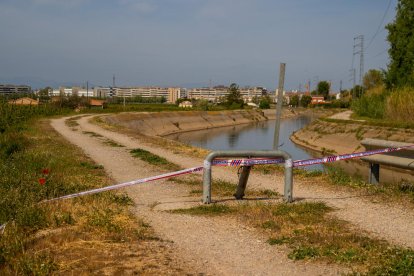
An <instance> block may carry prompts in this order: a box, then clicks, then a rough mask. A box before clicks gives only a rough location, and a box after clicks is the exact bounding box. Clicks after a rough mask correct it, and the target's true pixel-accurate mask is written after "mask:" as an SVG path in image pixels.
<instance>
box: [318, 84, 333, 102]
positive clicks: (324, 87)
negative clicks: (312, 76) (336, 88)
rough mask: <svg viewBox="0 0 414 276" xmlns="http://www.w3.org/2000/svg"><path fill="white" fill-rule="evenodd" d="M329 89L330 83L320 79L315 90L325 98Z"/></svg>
mask: <svg viewBox="0 0 414 276" xmlns="http://www.w3.org/2000/svg"><path fill="white" fill-rule="evenodd" d="M330 89H331V85H330V84H329V82H327V81H320V82H319V83H318V87H317V88H316V91H318V95H322V96H323V97H324V99H325V100H326V99H327V98H328V96H329V90H330Z"/></svg>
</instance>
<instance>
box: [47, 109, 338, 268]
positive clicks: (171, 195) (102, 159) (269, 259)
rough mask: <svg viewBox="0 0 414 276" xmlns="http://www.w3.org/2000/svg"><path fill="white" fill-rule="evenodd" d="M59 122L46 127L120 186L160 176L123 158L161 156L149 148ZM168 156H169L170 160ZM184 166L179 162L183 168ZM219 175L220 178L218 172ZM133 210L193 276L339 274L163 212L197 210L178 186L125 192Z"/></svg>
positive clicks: (220, 227) (201, 221) (232, 229)
mask: <svg viewBox="0 0 414 276" xmlns="http://www.w3.org/2000/svg"><path fill="white" fill-rule="evenodd" d="M64 121H65V120H64V119H57V120H53V121H52V123H51V124H52V126H53V127H54V128H55V129H56V130H57V131H58V132H59V133H61V134H62V135H63V136H64V137H65V138H66V139H68V140H69V141H71V142H72V143H73V144H75V145H77V146H79V147H80V148H82V149H83V150H84V152H85V153H86V154H87V155H89V156H90V157H92V158H93V159H94V160H95V161H96V162H98V163H99V164H102V165H103V166H104V168H105V170H106V171H107V173H108V174H109V175H110V176H111V177H112V178H113V179H114V180H115V181H116V182H122V181H126V180H131V179H137V178H142V177H146V176H152V175H156V174H159V173H160V171H157V170H155V169H154V167H152V166H150V165H148V164H146V163H145V162H142V161H139V160H137V159H134V158H132V157H131V155H130V154H129V150H130V149H131V148H137V147H140V148H145V149H151V150H152V151H153V152H154V153H156V154H160V155H163V156H165V155H166V154H167V153H166V152H164V151H163V150H162V149H154V148H149V147H148V145H142V144H141V143H140V141H138V140H136V139H133V138H130V137H127V136H124V135H121V134H118V133H113V132H110V131H107V130H103V129H101V128H99V127H97V126H95V125H92V124H89V123H88V118H87V117H85V118H82V119H80V120H79V121H78V122H79V124H80V126H78V127H76V128H77V129H78V130H77V131H73V130H72V129H71V127H68V126H66V125H65V122H64ZM84 131H93V132H95V133H99V134H100V135H103V136H104V137H107V138H109V139H111V140H113V141H116V142H117V143H119V144H122V145H124V146H125V147H123V148H122V147H111V146H109V145H105V144H104V143H103V142H102V138H99V137H91V135H88V134H86V133H83V132H84ZM168 155H170V158H169V159H174V162H176V163H177V164H180V163H181V162H182V163H181V164H182V165H183V166H188V165H190V164H191V165H195V164H199V163H200V161H199V160H195V159H191V158H184V157H182V156H178V155H172V154H171V153H168ZM171 155H172V156H171ZM184 161H185V162H184ZM219 174H220V176H221V174H224V173H223V172H219ZM127 191H128V194H129V195H130V196H131V197H132V198H133V199H134V201H135V202H136V204H137V207H136V208H135V210H136V213H137V214H138V215H139V216H141V217H144V218H145V219H146V220H147V221H149V223H150V224H151V225H152V226H153V227H154V229H155V231H156V233H157V234H158V235H159V236H160V237H162V238H163V239H166V240H171V241H172V242H173V246H174V247H175V250H176V253H177V256H178V258H182V259H183V260H185V261H186V262H188V263H190V264H191V266H192V267H196V268H198V271H197V272H202V273H205V274H211V275H304V274H306V275H338V274H340V273H341V272H343V271H344V269H341V268H339V267H337V266H335V265H329V266H327V265H323V264H318V263H306V262H293V261H292V260H289V259H288V258H287V251H286V249H285V248H283V247H275V246H270V245H269V244H267V243H266V237H263V236H261V235H260V234H258V233H257V232H256V231H255V230H254V229H250V228H248V227H246V226H243V225H241V224H239V223H238V222H237V221H236V220H226V221H223V220H222V219H220V218H209V217H199V216H188V215H177V214H171V213H168V212H165V210H169V209H174V208H182V207H186V206H192V205H197V204H200V198H192V197H189V196H187V195H188V194H189V193H188V190H187V188H186V187H185V186H183V185H177V184H173V182H170V181H158V182H153V183H148V184H143V185H139V186H135V187H131V188H129V189H127Z"/></svg>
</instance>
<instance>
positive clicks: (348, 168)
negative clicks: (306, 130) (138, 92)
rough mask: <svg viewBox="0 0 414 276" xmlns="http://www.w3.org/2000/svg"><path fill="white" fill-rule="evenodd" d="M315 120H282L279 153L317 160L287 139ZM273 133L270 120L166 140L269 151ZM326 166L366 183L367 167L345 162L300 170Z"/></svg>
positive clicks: (390, 177) (384, 174) (391, 174)
mask: <svg viewBox="0 0 414 276" xmlns="http://www.w3.org/2000/svg"><path fill="white" fill-rule="evenodd" d="M315 119H317V118H316V117H313V116H309V115H307V116H305V115H303V116H298V117H294V118H287V119H283V120H282V122H281V126H280V138H279V139H280V140H279V141H280V142H279V144H280V146H279V149H281V150H284V151H286V152H288V153H289V154H290V155H291V156H292V158H293V160H303V159H310V158H316V157H321V155H320V154H319V153H317V152H315V151H310V150H306V149H303V148H301V147H299V146H297V145H296V144H294V143H293V142H292V141H291V140H290V138H289V137H290V136H291V135H292V133H293V132H295V131H297V130H299V129H301V128H303V127H305V126H307V125H308V124H310V123H311V122H312V121H313V120H315ZM274 130H275V121H273V120H271V121H266V122H259V123H255V124H247V125H239V126H233V127H221V128H213V129H207V130H201V131H192V132H185V133H178V134H172V135H169V136H168V137H167V138H169V139H173V140H177V141H180V142H181V143H185V144H189V145H192V146H196V147H200V148H205V149H210V150H271V149H272V146H273V135H274ZM327 166H328V167H336V168H341V169H342V170H344V171H345V172H346V173H347V174H349V175H353V176H357V177H361V178H362V179H363V180H364V181H367V176H368V164H366V163H361V162H353V161H350V160H346V161H340V162H335V163H330V164H328V165H314V166H308V167H302V168H304V169H306V170H325V169H326V168H327ZM380 179H381V182H388V183H398V182H401V181H402V180H409V181H414V175H413V174H412V173H405V172H398V171H395V170H389V169H381V177H380Z"/></svg>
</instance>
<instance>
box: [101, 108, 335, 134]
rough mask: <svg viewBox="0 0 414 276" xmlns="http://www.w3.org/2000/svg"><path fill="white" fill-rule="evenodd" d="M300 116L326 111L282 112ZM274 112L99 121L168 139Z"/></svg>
mask: <svg viewBox="0 0 414 276" xmlns="http://www.w3.org/2000/svg"><path fill="white" fill-rule="evenodd" d="M301 114H312V115H313V116H316V117H321V116H324V115H326V114H327V112H326V111H316V112H315V111H310V110H306V109H295V110H287V109H285V110H283V112H282V119H286V118H292V117H295V116H298V115H301ZM275 118H276V111H275V110H274V109H268V110H263V111H262V110H232V111H182V112H140V113H131V112H127V113H120V114H114V115H109V116H103V117H102V120H103V121H104V122H105V123H108V124H110V125H118V126H122V127H125V128H127V129H131V130H136V131H138V132H140V133H141V134H144V135H148V136H167V135H171V134H175V133H182V132H188V131H197V130H205V129H212V128H219V127H228V126H236V125H243V124H251V123H255V122H263V121H267V120H274V119H275Z"/></svg>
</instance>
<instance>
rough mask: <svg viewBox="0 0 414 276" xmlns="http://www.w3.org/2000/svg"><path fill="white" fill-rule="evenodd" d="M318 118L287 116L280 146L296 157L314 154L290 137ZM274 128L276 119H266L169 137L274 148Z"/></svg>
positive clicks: (214, 146)
mask: <svg viewBox="0 0 414 276" xmlns="http://www.w3.org/2000/svg"><path fill="white" fill-rule="evenodd" d="M314 119H315V118H314V117H312V116H299V117H294V118H287V119H283V120H282V122H281V125H280V138H279V141H280V142H279V144H280V146H279V149H281V150H284V151H286V152H288V153H289V154H290V155H292V157H293V160H300V159H309V158H313V157H314V156H313V155H312V153H311V152H309V151H306V150H304V149H303V148H300V147H298V146H296V145H295V144H294V143H293V142H292V141H291V140H290V139H289V137H290V136H291V135H292V133H293V132H295V131H297V130H299V129H301V128H303V127H305V126H306V125H308V124H309V123H311V122H312V121H313V120H314ZM274 130H275V121H266V122H258V123H255V124H248V125H239V126H232V127H221V128H214V129H207V130H201V131H192V132H185V133H179V134H173V135H169V136H168V138H169V139H173V140H177V141H180V142H181V143H185V144H189V145H192V146H196V147H200V148H206V149H211V150H271V149H272V146H273V135H274ZM322 168H323V167H322V166H321V165H315V166H309V167H306V169H310V170H315V169H319V170H320V169H322Z"/></svg>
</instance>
